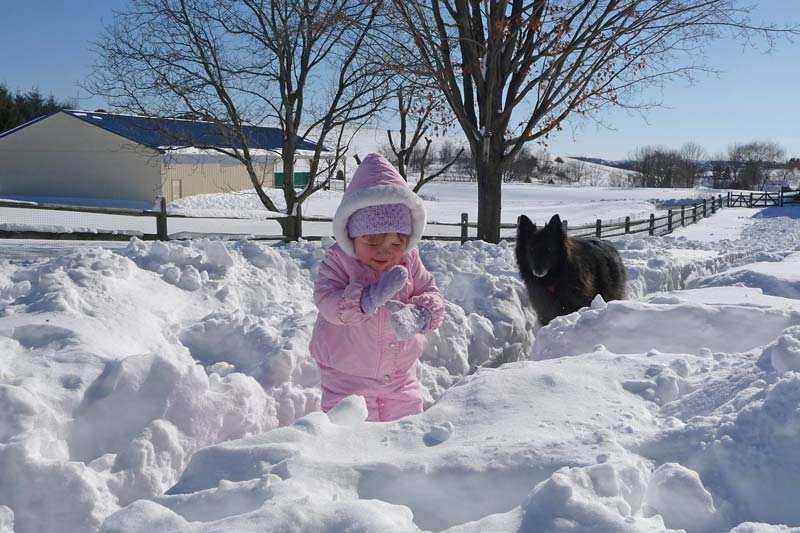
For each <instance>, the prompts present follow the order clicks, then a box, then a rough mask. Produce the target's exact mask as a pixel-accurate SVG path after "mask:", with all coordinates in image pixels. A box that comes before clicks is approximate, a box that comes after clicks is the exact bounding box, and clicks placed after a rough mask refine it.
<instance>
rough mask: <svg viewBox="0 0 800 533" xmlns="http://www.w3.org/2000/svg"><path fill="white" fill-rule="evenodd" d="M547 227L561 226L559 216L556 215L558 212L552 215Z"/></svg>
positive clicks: (559, 227) (555, 227) (558, 227)
mask: <svg viewBox="0 0 800 533" xmlns="http://www.w3.org/2000/svg"><path fill="white" fill-rule="evenodd" d="M547 227H548V228H554V229H559V230H560V229H561V228H562V227H563V226H562V224H561V217H560V216H558V214H555V215H553V216H552V218H551V219H550V222H548V223H547Z"/></svg>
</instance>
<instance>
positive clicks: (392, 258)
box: [353, 233, 408, 272]
mask: <svg viewBox="0 0 800 533" xmlns="http://www.w3.org/2000/svg"><path fill="white" fill-rule="evenodd" d="M407 244H408V237H406V236H405V235H401V234H399V233H381V234H377V235H362V236H361V237H356V238H355V239H353V245H354V247H355V250H356V258H357V259H358V260H359V261H361V262H362V263H364V264H365V265H367V266H368V267H370V268H372V269H373V270H375V271H377V272H383V271H385V270H387V269H389V268H392V267H393V266H395V265H399V264H400V260H401V259H402V258H403V254H405V253H406V246H407Z"/></svg>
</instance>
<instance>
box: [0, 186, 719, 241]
mask: <svg viewBox="0 0 800 533" xmlns="http://www.w3.org/2000/svg"><path fill="white" fill-rule="evenodd" d="M729 201H730V195H729ZM722 206H723V198H722V196H719V197H717V198H713V199H711V200H703V202H702V203H695V204H692V205H691V206H681V208H680V210H678V209H669V210H667V213H666V214H665V215H663V216H656V215H655V214H650V215H649V217H647V218H642V219H636V220H632V219H631V217H625V219H624V220H623V219H615V220H609V221H603V220H600V219H597V220H596V221H595V222H594V223H592V224H584V225H580V226H574V227H573V226H570V225H569V223H568V221H567V220H564V221H563V222H562V223H563V224H564V227H565V228H566V229H567V233H568V234H569V235H570V236H573V237H597V238H609V237H619V236H622V235H629V234H639V233H646V234H647V235H650V236H654V235H666V234H667V233H671V232H672V231H673V230H674V229H676V228H678V227H682V226H687V225H689V224H693V223H696V222H697V221H698V220H700V219H703V218H706V217H708V216H711V215H712V214H714V213H715V212H716V211H717V209H720V208H722ZM6 207H8V208H23V209H39V210H48V211H72V212H79V213H95V214H102V215H120V216H136V217H150V218H152V219H154V221H155V230H156V231H155V233H148V232H142V231H133V230H129V231H125V230H96V231H95V230H92V231H81V230H80V229H79V230H75V231H68V232H64V231H47V230H41V229H37V228H36V227H35V226H34V227H28V228H25V227H20V228H15V227H13V226H17V225H16V224H11V225H0V238H6V239H41V240H76V241H78V240H87V241H91V240H102V241H125V240H129V239H130V238H131V237H133V236H136V237H139V238H141V239H144V240H168V239H170V238H171V239H174V240H180V239H188V238H198V237H202V236H207V235H210V234H214V235H229V236H232V237H237V236H242V235H245V234H247V235H248V237H249V238H251V239H253V240H270V241H280V240H285V238H284V236H283V235H279V234H278V235H256V236H253V235H251V234H249V233H228V234H225V233H222V232H220V233H195V232H174V233H173V234H172V235H170V233H169V231H168V226H169V220H170V219H189V218H196V217H191V216H187V215H180V214H174V215H170V214H168V213H167V208H166V202H165V201H164V199H163V198H162V199H161V200H160V201H159V203H158V207H159V208H158V209H152V210H148V209H129V208H101V207H88V206H70V205H62V204H47V203H34V202H6V201H0V208H6ZM213 218H214V220H248V219H242V218H237V217H213ZM276 218H288V215H283V216H282V217H275V218H271V219H265V220H276ZM301 219H302V221H303V222H311V223H331V222H333V219H332V218H327V217H305V216H303V217H301ZM428 226H430V227H431V228H436V227H442V228H447V227H451V228H458V229H459V231H458V232H454V234H446V233H447V231H445V232H435V231H432V232H430V233H428V234H426V235H424V236H423V239H426V240H440V241H457V242H461V243H462V244H463V243H465V242H467V241H469V240H475V239H476V237H475V236H474V235H475V231H474V230H475V229H477V227H478V225H477V223H475V222H471V221H470V220H469V215H468V214H467V213H462V214H461V220H460V221H458V222H438V221H430V222H428ZM516 227H517V224H516V223H503V224H501V225H500V230H501V232H502V230H506V232H508V230H515V229H516ZM442 233H444V234H442ZM322 238H323V236H315V235H307V236H306V235H304V236H303V239H305V240H320V239H322ZM502 238H504V239H505V240H509V241H513V240H515V238H516V235H514V236H503V237H502Z"/></svg>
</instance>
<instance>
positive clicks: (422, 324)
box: [386, 300, 431, 339]
mask: <svg viewBox="0 0 800 533" xmlns="http://www.w3.org/2000/svg"><path fill="white" fill-rule="evenodd" d="M386 308H387V309H389V311H391V312H392V317H391V324H392V330H393V331H394V335H395V337H397V338H398V339H407V338H409V337H411V336H413V335H416V334H417V333H423V332H425V331H427V330H428V329H430V326H431V313H430V311H428V310H427V309H425V308H424V307H420V306H418V305H414V304H404V303H402V302H398V301H397V300H392V301H390V302H388V303H387V304H386Z"/></svg>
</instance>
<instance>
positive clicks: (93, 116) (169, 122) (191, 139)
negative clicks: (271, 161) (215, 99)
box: [63, 110, 326, 151]
mask: <svg viewBox="0 0 800 533" xmlns="http://www.w3.org/2000/svg"><path fill="white" fill-rule="evenodd" d="M63 112H64V113H67V114H68V115H71V116H73V117H75V118H78V119H80V120H83V121H84V122H88V123H89V124H92V125H94V126H97V127H100V128H103V129H104V130H108V131H110V132H113V133H116V134H117V135H121V136H122V137H125V138H126V139H130V140H131V141H134V142H136V143H139V144H142V145H144V146H148V147H150V148H156V149H157V148H159V147H162V146H171V147H176V146H178V147H189V146H196V147H210V146H216V147H220V148H232V147H234V146H235V147H237V148H241V146H240V143H238V142H231V141H232V139H230V138H228V136H226V135H225V134H224V133H223V131H222V130H221V129H220V127H219V126H217V125H216V124H214V123H212V122H203V121H195V120H181V119H171V118H152V117H142V116H136V115H118V114H114V113H104V112H102V113H101V112H93V111H76V110H64V111H63ZM243 129H244V135H245V139H247V146H248V147H249V148H258V149H264V150H277V151H280V150H281V147H282V146H283V134H282V132H281V130H280V128H272V127H267V126H244V128H243ZM316 148H317V145H316V143H314V142H311V141H308V140H306V139H303V138H302V137H299V138H298V142H297V149H298V150H315V149H316ZM323 150H326V149H325V148H324V147H323Z"/></svg>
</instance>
